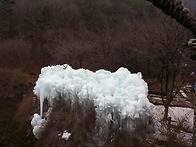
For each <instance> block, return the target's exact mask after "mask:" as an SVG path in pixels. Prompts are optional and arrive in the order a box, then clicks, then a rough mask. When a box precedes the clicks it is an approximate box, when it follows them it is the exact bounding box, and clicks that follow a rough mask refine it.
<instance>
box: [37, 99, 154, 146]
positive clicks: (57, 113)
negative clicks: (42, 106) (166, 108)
mask: <svg viewBox="0 0 196 147" xmlns="http://www.w3.org/2000/svg"><path fill="white" fill-rule="evenodd" d="M97 117H99V116H97V114H96V111H95V107H94V105H93V102H91V101H90V100H89V101H84V102H82V103H79V101H77V99H76V101H75V102H74V103H72V102H71V100H64V99H63V98H62V99H60V100H58V101H57V102H56V104H55V106H54V107H53V108H52V112H51V113H50V116H49V118H48V122H47V124H46V126H45V129H44V131H43V132H42V133H41V135H40V137H39V139H38V142H37V143H36V145H37V146H65V147H69V146H104V147H112V146H119V147H120V146H122V147H123V146H125V145H126V146H130V147H132V146H134V147H137V146H138V147H141V146H150V142H149V141H148V137H149V136H148V135H149V134H151V133H152V130H150V129H151V127H149V126H148V124H147V123H146V122H148V120H145V121H141V120H135V121H137V125H136V126H134V127H136V129H135V130H134V131H127V130H126V127H125V128H122V130H121V131H120V130H119V127H118V126H116V124H114V123H112V121H109V122H108V121H105V119H104V118H99V120H97V119H98V118H97ZM122 123H123V122H122ZM124 123H126V122H124ZM141 128H142V129H141ZM65 130H67V131H68V132H69V133H71V137H70V138H69V139H68V140H65V139H62V138H61V135H62V133H63V132H64V131H65ZM58 134H61V135H60V136H59V135H58ZM147 134H148V135H147Z"/></svg>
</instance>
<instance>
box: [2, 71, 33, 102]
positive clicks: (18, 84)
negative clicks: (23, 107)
mask: <svg viewBox="0 0 196 147" xmlns="http://www.w3.org/2000/svg"><path fill="white" fill-rule="evenodd" d="M28 87H29V85H28V81H27V75H26V74H25V73H23V72H22V71H21V70H18V69H13V70H11V69H0V98H4V99H22V95H23V93H24V92H25V90H27V89H28Z"/></svg>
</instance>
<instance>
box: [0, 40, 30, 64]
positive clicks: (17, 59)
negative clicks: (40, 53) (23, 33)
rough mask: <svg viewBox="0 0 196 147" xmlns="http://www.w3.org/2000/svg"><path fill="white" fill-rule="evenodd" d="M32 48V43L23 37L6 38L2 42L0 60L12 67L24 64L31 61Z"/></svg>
mask: <svg viewBox="0 0 196 147" xmlns="http://www.w3.org/2000/svg"><path fill="white" fill-rule="evenodd" d="M31 48H32V44H31V43H29V42H27V41H25V40H24V39H23V38H22V37H21V38H19V39H11V40H6V41H4V42H2V43H1V44H0V52H1V54H0V62H1V63H3V64H4V65H5V66H6V65H7V66H10V67H16V66H18V67H21V66H24V65H25V64H27V63H29V62H30V57H31ZM3 64H2V65H3Z"/></svg>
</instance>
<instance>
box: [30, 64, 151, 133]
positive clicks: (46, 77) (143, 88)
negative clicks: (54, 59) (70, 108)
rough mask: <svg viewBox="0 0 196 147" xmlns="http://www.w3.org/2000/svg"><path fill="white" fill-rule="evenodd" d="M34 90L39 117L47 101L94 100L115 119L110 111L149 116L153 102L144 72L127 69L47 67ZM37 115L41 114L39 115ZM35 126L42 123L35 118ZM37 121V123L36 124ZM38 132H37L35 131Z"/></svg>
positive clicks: (125, 115) (122, 115)
mask: <svg viewBox="0 0 196 147" xmlns="http://www.w3.org/2000/svg"><path fill="white" fill-rule="evenodd" d="M34 93H35V95H37V97H38V98H39V99H40V117H43V102H44V100H45V99H47V100H48V102H49V105H50V106H51V107H52V105H53V102H54V100H55V99H58V98H60V97H61V98H64V99H66V98H69V99H70V98H71V99H72V101H74V99H75V98H76V97H77V98H79V101H83V100H89V99H90V100H92V101H93V103H94V105H95V107H96V111H97V112H99V113H100V112H101V113H104V115H105V116H106V118H108V119H113V117H111V114H112V115H113V113H114V112H115V113H118V114H119V115H120V119H124V118H131V119H135V118H139V117H142V116H143V115H149V114H150V109H151V106H152V104H151V103H149V101H148V99H147V93H148V86H147V84H146V82H145V81H144V80H143V79H142V76H141V73H137V74H135V73H133V74H132V73H131V72H130V71H129V70H127V69H126V68H123V67H121V68H119V69H118V70H117V71H116V72H110V71H107V70H98V71H96V72H92V71H90V70H87V69H73V68H72V67H70V66H69V65H67V64H65V65H56V66H48V67H44V68H42V70H41V74H40V75H39V79H38V80H37V82H36V86H35V87H34ZM37 115H38V114H37ZM37 115H35V116H34V118H33V120H32V122H31V123H32V126H33V127H34V129H35V127H37V125H38V126H39V123H38V122H34V121H36V120H38V121H40V119H35V117H36V118H37V117H38V116H37ZM36 124H37V125H36ZM34 133H36V131H34Z"/></svg>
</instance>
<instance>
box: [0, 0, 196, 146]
mask: <svg viewBox="0 0 196 147" xmlns="http://www.w3.org/2000/svg"><path fill="white" fill-rule="evenodd" d="M184 4H185V5H187V7H189V8H190V10H191V11H192V12H193V13H196V12H195V10H196V9H194V6H195V5H194V4H191V3H190V2H188V1H184ZM190 38H193V34H192V33H191V32H190V31H189V30H188V29H186V28H184V27H183V26H182V25H180V24H178V23H177V22H176V21H175V20H173V19H172V18H171V17H170V16H166V15H165V14H164V13H162V11H161V10H159V9H157V8H156V7H154V6H153V5H152V4H151V3H149V2H147V1H145V0H0V101H1V103H0V105H2V110H0V114H2V116H4V115H5V117H7V119H4V118H2V119H0V146H1V144H2V145H4V144H15V143H16V142H20V143H21V144H27V142H28V143H29V144H32V142H33V141H34V138H33V137H32V134H31V133H29V132H30V131H29V130H31V128H30V127H31V126H29V120H28V119H29V117H30V116H31V115H32V114H33V111H35V106H31V103H32V102H33V101H34V99H32V97H33V93H32V90H33V87H34V85H35V81H36V80H37V78H38V75H39V74H40V69H41V68H42V67H43V66H52V65H58V64H69V65H70V66H72V67H73V68H74V69H78V68H84V69H89V70H92V71H96V70H99V69H106V70H109V71H116V70H117V69H118V68H119V67H125V68H127V69H128V70H129V71H131V72H132V73H135V72H141V73H142V77H143V78H144V79H145V81H147V83H148V84H149V91H150V92H152V93H160V91H161V90H160V89H161V85H162V84H166V85H167V84H168V81H174V80H173V79H175V80H176V79H177V83H171V84H173V85H174V84H176V85H178V86H179V85H181V84H182V83H184V82H185V80H188V81H189V80H190V79H189V75H190V73H192V72H196V71H195V70H194V67H195V61H192V60H190V56H191V54H192V53H191V50H190V49H189V48H187V47H186V46H185V44H186V43H187V41H188V40H189V39H190ZM168 77H170V78H168ZM187 77H188V78H187ZM163 80H166V82H163ZM174 82H176V81H174ZM161 83H162V84H161ZM169 88H170V87H169ZM172 88H173V89H174V88H175V86H173V87H172ZM172 88H171V89H170V90H173V89H172ZM161 92H162V93H164V94H165V95H167V92H168V88H166V89H165V90H163V89H162V91H161ZM168 93H169V92H168ZM4 100H15V101H14V102H13V101H9V103H6V102H5V101H4ZM35 105H37V102H35ZM6 107H7V108H8V107H11V108H13V110H6V113H5V112H4V110H5V109H6ZM3 109H4V110H3ZM15 111H16V113H15ZM21 116H23V118H22V117H21ZM8 121H9V122H10V123H9V124H8V128H9V127H10V130H14V131H13V134H12V135H15V136H16V134H20V135H19V137H18V138H16V139H15V140H12V141H10V133H9V134H6V132H7V131H6V129H7V128H6V129H5V128H3V127H2V126H3V125H4V124H5V123H7V122H8ZM14 124H18V125H19V126H20V127H17V125H14ZM16 128H17V129H16ZM27 130H28V131H29V132H28V131H27ZM21 138H23V139H21ZM18 140H19V141H18Z"/></svg>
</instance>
